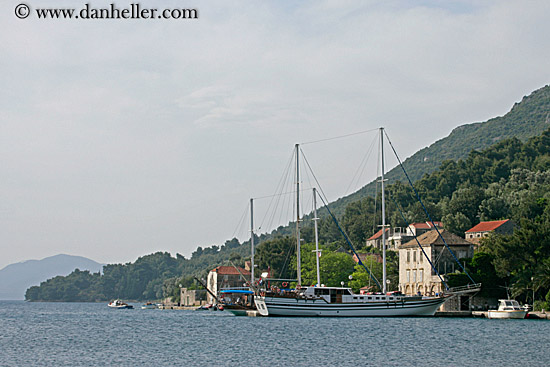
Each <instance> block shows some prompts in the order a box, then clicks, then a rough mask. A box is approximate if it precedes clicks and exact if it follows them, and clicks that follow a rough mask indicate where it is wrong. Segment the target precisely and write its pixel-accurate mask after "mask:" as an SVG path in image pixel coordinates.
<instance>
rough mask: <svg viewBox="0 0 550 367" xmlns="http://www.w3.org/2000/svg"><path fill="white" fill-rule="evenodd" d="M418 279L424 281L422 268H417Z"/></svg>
mask: <svg viewBox="0 0 550 367" xmlns="http://www.w3.org/2000/svg"><path fill="white" fill-rule="evenodd" d="M418 281H419V282H423V281H424V269H420V270H418Z"/></svg>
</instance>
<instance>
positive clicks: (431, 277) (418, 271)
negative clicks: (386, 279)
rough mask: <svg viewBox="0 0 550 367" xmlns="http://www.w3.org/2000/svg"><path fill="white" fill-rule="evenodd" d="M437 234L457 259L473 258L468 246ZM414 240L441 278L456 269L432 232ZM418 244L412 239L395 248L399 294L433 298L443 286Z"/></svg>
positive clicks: (448, 235)
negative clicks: (396, 249)
mask: <svg viewBox="0 0 550 367" xmlns="http://www.w3.org/2000/svg"><path fill="white" fill-rule="evenodd" d="M439 232H440V233H441V236H442V237H443V238H444V239H445V242H446V243H447V245H448V246H449V248H450V249H451V250H452V251H453V252H454V254H455V255H456V257H457V258H458V259H463V258H471V257H473V254H474V250H473V244H472V243H470V242H469V241H467V240H465V239H463V238H461V237H459V236H457V235H454V234H452V233H451V232H449V231H447V230H445V229H441V230H440V231H439ZM417 239H418V243H420V245H421V246H422V247H423V248H424V251H425V252H426V255H427V257H428V258H429V259H430V261H431V262H432V264H434V266H435V267H436V269H437V271H438V272H439V274H441V276H444V275H445V274H448V273H453V272H454V271H455V270H457V269H458V265H457V263H456V261H455V260H454V257H453V256H452V255H451V253H450V252H449V250H448V249H447V248H446V247H445V244H444V243H443V240H442V239H441V237H439V235H438V233H437V231H436V230H431V231H428V232H426V233H424V234H422V235H420V236H419V237H417ZM418 243H417V241H416V240H415V239H413V240H411V241H409V242H407V243H405V244H402V245H401V246H399V290H400V291H401V292H403V293H404V294H407V295H414V294H423V295H435V294H436V293H440V292H442V291H443V290H444V286H443V284H442V283H441V279H440V278H439V277H438V276H437V273H436V272H435V270H434V269H433V268H432V266H431V265H430V262H429V261H427V259H426V257H425V256H424V254H423V253H422V250H421V249H420V248H419V246H418Z"/></svg>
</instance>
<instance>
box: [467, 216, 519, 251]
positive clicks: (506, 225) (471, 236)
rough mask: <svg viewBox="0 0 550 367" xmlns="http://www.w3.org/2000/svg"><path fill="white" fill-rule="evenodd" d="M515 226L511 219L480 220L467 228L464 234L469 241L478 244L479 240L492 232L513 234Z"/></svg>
mask: <svg viewBox="0 0 550 367" xmlns="http://www.w3.org/2000/svg"><path fill="white" fill-rule="evenodd" d="M514 227H515V225H514V223H513V222H512V221H511V220H510V219H504V220H492V221H488V222H480V223H479V224H477V225H475V226H473V227H472V228H470V229H469V230H467V231H466V232H465V233H464V234H465V238H466V239H467V240H468V241H470V242H472V243H475V244H476V245H478V244H479V241H480V240H481V239H482V238H483V237H487V236H489V234H490V233H496V234H503V235H507V234H512V233H513V232H514Z"/></svg>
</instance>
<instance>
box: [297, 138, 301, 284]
mask: <svg viewBox="0 0 550 367" xmlns="http://www.w3.org/2000/svg"><path fill="white" fill-rule="evenodd" d="M299 151H300V145H299V144H296V262H297V266H296V273H297V275H298V285H302V267H301V256H300V166H299V164H300V159H299Z"/></svg>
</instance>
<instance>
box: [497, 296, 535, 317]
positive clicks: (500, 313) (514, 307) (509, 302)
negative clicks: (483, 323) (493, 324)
mask: <svg viewBox="0 0 550 367" xmlns="http://www.w3.org/2000/svg"><path fill="white" fill-rule="evenodd" d="M526 314H527V311H526V310H525V309H523V308H522V307H521V306H520V305H519V303H518V301H516V300H513V299H499V300H498V310H489V311H487V318H489V319H524V318H525V315H526Z"/></svg>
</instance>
